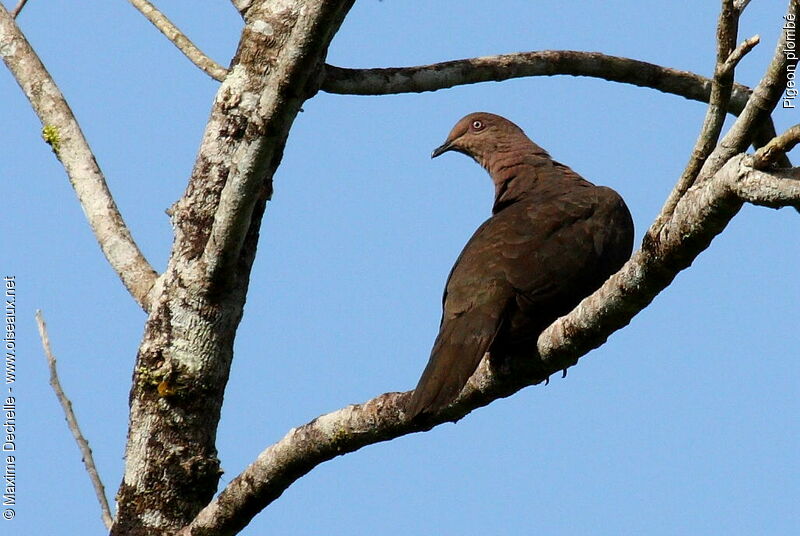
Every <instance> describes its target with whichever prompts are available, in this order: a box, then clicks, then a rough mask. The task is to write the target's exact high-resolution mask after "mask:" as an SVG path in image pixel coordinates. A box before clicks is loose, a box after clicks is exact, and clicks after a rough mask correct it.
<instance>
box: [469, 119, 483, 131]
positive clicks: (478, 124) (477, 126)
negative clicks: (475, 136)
mask: <svg viewBox="0 0 800 536" xmlns="http://www.w3.org/2000/svg"><path fill="white" fill-rule="evenodd" d="M483 127H484V124H483V121H481V120H480V119H476V120H475V121H473V122H472V130H483Z"/></svg>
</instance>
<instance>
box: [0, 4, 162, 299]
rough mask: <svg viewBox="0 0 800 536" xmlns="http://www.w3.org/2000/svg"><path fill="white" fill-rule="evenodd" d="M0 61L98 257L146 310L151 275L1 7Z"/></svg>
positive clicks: (72, 124) (57, 94)
mask: <svg viewBox="0 0 800 536" xmlns="http://www.w3.org/2000/svg"><path fill="white" fill-rule="evenodd" d="M0 56H2V58H3V61H4V62H5V64H6V65H7V66H8V68H9V70H10V71H11V73H12V74H13V75H14V78H16V80H17V83H18V84H19V85H20V87H21V88H22V91H23V92H24V93H25V96H26V97H28V100H29V101H30V103H31V106H32V107H33V110H34V112H36V115H38V116H39V119H40V120H41V121H42V125H43V126H44V128H43V129H42V133H43V136H44V139H45V141H46V142H47V143H48V144H49V145H50V147H51V148H52V150H53V152H54V153H55V155H56V157H57V158H58V159H59V160H60V161H61V164H62V165H63V166H64V169H65V171H66V172H67V176H68V177H69V181H70V183H71V184H72V187H73V188H74V189H75V193H76V194H77V196H78V201H79V202H80V204H81V208H83V212H84V214H85V215H86V219H87V220H88V221H89V225H90V226H91V228H92V232H94V235H95V237H96V238H97V241H98V243H99V244H100V248H101V249H102V250H103V254H104V255H105V257H106V259H108V262H109V263H110V264H111V266H112V268H114V271H115V272H116V273H117V275H118V276H119V278H120V279H121V280H122V283H123V284H124V285H125V287H126V288H127V289H128V291H129V292H130V293H131V295H132V296H133V298H134V299H135V300H136V301H137V303H139V305H141V306H142V308H143V309H145V310H148V309H149V297H148V293H149V292H150V290H151V289H152V288H153V285H154V284H155V281H156V272H155V270H153V267H152V266H151V265H150V263H148V262H147V259H145V258H144V255H142V252H141V251H140V250H139V247H138V246H137V245H136V242H134V240H133V237H132V236H131V233H130V231H129V230H128V227H127V226H126V225H125V221H124V220H123V219H122V215H121V214H120V212H119V209H118V208H117V205H116V203H115V202H114V198H113V197H112V196H111V192H110V191H109V189H108V185H107V184H106V180H105V177H104V176H103V172H102V171H101V170H100V166H98V165H97V160H96V159H95V157H94V154H93V153H92V149H91V148H90V147H89V143H88V142H87V141H86V138H85V137H84V136H83V132H81V128H80V125H78V121H77V120H76V119H75V116H74V115H73V114H72V110H71V109H70V107H69V105H68V104H67V101H66V99H64V95H62V94H61V90H59V89H58V86H57V85H56V83H55V82H54V81H53V79H52V77H51V76H50V73H48V72H47V69H45V67H44V65H42V62H41V60H40V59H39V57H38V56H37V55H36V52H34V51H33V49H32V48H31V46H30V43H28V40H27V39H25V36H24V35H23V34H22V32H21V31H20V29H19V27H18V26H17V25H16V23H15V22H14V19H12V18H11V15H10V14H9V13H8V11H6V9H5V8H4V7H3V5H2V4H0Z"/></svg>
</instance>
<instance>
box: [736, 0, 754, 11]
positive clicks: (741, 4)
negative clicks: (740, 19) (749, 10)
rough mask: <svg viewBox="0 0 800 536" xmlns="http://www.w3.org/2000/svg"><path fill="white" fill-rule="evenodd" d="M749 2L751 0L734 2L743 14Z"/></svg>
mask: <svg viewBox="0 0 800 536" xmlns="http://www.w3.org/2000/svg"><path fill="white" fill-rule="evenodd" d="M749 3H750V0H736V1H735V2H734V3H733V4H734V7H735V8H736V10H737V11H738V12H739V13H740V14H741V13H742V11H744V9H745V8H746V7H747V4H749Z"/></svg>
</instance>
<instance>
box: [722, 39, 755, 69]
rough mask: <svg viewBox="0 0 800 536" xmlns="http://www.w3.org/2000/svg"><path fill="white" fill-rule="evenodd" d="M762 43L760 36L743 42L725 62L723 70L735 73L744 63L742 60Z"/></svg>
mask: <svg viewBox="0 0 800 536" xmlns="http://www.w3.org/2000/svg"><path fill="white" fill-rule="evenodd" d="M760 42H761V37H760V36H758V35H754V36H753V37H751V38H750V39H745V40H744V41H742V42H741V43H740V44H739V46H738V47H736V49H735V50H734V51H733V52H731V55H730V56H728V59H727V60H725V65H724V66H723V70H724V71H725V72H731V73H732V72H733V70H734V69H735V68H736V66H737V65H738V64H739V62H740V61H742V58H743V57H744V56H745V55H746V54H747V53H748V52H750V51H751V50H753V48H754V47H755V46H756V45H757V44H759V43H760Z"/></svg>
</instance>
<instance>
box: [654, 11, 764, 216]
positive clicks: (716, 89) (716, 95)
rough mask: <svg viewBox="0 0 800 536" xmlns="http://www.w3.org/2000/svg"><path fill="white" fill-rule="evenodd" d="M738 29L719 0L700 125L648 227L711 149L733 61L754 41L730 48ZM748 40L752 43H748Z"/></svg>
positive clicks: (735, 16)
mask: <svg viewBox="0 0 800 536" xmlns="http://www.w3.org/2000/svg"><path fill="white" fill-rule="evenodd" d="M738 28H739V12H738V11H737V10H736V9H735V8H734V6H733V0H723V2H722V9H721V10H720V14H719V21H718V22H717V60H716V65H715V66H714V78H713V80H712V82H711V96H710V98H709V101H708V109H707V110H706V116H705V119H704V120H703V126H702V127H701V128H700V134H699V136H698V137H697V141H696V142H695V145H694V148H693V149H692V152H691V155H690V157H689V163H688V164H686V168H685V169H684V170H683V173H682V174H681V176H680V178H679V179H678V182H677V183H676V184H675V186H674V187H673V189H672V191H671V192H670V194H669V196H668V197H667V200H666V202H665V203H664V207H663V208H662V209H661V212H660V214H659V215H658V218H657V219H656V221H655V222H654V223H653V225H652V226H651V228H653V229H658V228H660V227H661V225H663V223H664V222H665V221H666V220H668V219H669V217H670V216H671V215H672V211H673V210H675V205H677V204H678V200H680V198H681V197H683V194H685V193H686V190H688V189H689V187H691V186H692V184H693V183H694V181H695V179H697V174H698V173H700V169H701V168H702V166H703V163H704V162H705V161H706V158H708V155H710V154H711V152H712V151H713V150H714V148H715V147H716V145H717V141H718V140H719V135H720V133H721V132H722V126H723V125H724V124H725V116H726V115H727V110H728V103H729V102H730V97H731V91H732V89H733V76H734V70H735V67H736V64H737V63H738V61H739V60H740V59H741V58H742V57H743V56H744V54H745V53H746V52H747V51H748V50H750V49H752V48H753V46H755V44H756V43H758V37H756V38H754V40H755V42H753V39H750V40H748V41H745V42H744V43H742V45H741V46H739V47H737V48H736V49H734V45H735V44H736V39H737V33H738ZM750 43H752V44H750Z"/></svg>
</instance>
